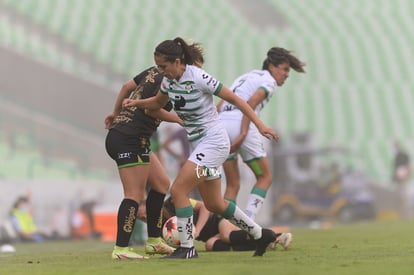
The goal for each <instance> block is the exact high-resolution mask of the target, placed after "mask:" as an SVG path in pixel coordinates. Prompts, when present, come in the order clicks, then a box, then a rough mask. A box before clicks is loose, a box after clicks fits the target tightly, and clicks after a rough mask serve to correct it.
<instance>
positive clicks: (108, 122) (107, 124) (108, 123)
mask: <svg viewBox="0 0 414 275" xmlns="http://www.w3.org/2000/svg"><path fill="white" fill-rule="evenodd" d="M114 119H115V114H114V113H110V114H109V115H107V116H106V118H105V121H104V124H105V129H109V127H111V125H112V122H114Z"/></svg>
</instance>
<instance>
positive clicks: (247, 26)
mask: <svg viewBox="0 0 414 275" xmlns="http://www.w3.org/2000/svg"><path fill="white" fill-rule="evenodd" d="M412 10H414V2H412V1H408V0H395V1H388V0H365V1H357V0H351V1H348V0H338V1H331V0H307V1H304V0H289V1H280V0H257V1H249V0H226V1H222V0H210V1H203V0H187V1H186V0H175V1H164V0H139V1H136V0H118V1H115V0H86V1H84V0H36V1H34V0H1V1H0V60H1V62H0V70H1V80H0V156H1V158H0V182H1V186H2V191H1V195H0V205H1V209H0V213H1V218H3V217H4V216H5V215H6V214H7V211H8V210H9V207H10V206H11V204H12V202H13V200H14V199H15V197H17V196H18V195H20V194H22V193H25V192H31V193H32V197H33V203H37V207H36V208H35V209H37V215H38V217H39V219H40V221H41V222H43V223H46V222H47V218H48V216H49V215H46V214H43V213H47V211H48V210H49V209H51V208H53V207H56V206H58V205H60V204H62V203H63V202H64V203H65V204H67V203H69V202H70V201H71V200H78V201H79V200H81V199H85V198H89V199H90V198H92V199H99V200H100V202H101V203H102V204H111V205H112V203H115V204H117V203H118V201H119V198H120V197H121V186H120V184H119V180H118V175H117V171H116V169H115V165H114V163H113V162H112V160H110V159H109V157H108V156H107V155H106V153H105V150H104V138H105V134H106V132H105V130H104V129H103V128H104V127H103V119H104V117H105V115H106V114H107V113H109V112H110V111H111V109H112V106H113V102H114V100H115V97H116V94H117V92H118V91H119V89H120V87H121V85H122V83H123V82H124V81H126V80H128V79H131V78H132V77H133V76H135V74H136V73H137V72H139V71H141V70H142V69H143V68H146V67H148V66H151V65H152V64H153V59H152V53H153V49H154V47H155V45H157V44H158V43H159V42H161V41H162V40H165V39H171V38H174V37H176V36H181V37H184V38H189V39H194V40H195V41H197V42H200V43H201V44H202V45H203V47H204V48H205V49H206V63H205V69H206V70H207V71H208V72H210V73H211V74H213V75H214V76H216V77H217V78H218V79H220V80H221V81H222V82H223V83H225V84H226V85H230V84H231V82H232V80H233V79H234V78H235V77H236V76H237V75H239V74H241V73H243V72H245V71H248V70H251V69H253V68H260V67H261V64H262V61H263V59H264V57H265V53H266V51H267V49H268V48H270V47H272V46H282V47H285V48H287V49H291V50H293V51H294V52H295V54H296V55H297V56H299V57H300V58H301V59H303V60H304V61H306V63H307V68H306V69H307V73H306V74H305V75H298V74H295V73H294V72H292V73H291V75H290V78H289V80H288V82H287V83H286V84H285V85H284V86H283V87H282V88H281V89H279V91H278V92H277V93H276V94H275V96H274V97H273V98H272V100H271V102H270V103H269V106H268V107H267V108H265V109H264V112H263V114H262V117H263V119H264V121H265V122H266V123H268V124H269V125H271V126H273V127H274V128H275V129H277V130H278V131H279V133H280V135H281V143H282V144H289V143H290V142H291V140H292V137H293V136H294V135H295V134H297V133H309V134H310V135H311V136H312V140H313V141H314V142H315V143H316V144H317V146H332V145H335V146H339V147H347V148H348V149H350V150H351V151H352V152H354V153H355V154H356V155H357V156H358V159H359V161H358V164H357V165H358V168H363V169H364V172H366V173H367V175H368V176H369V177H370V178H371V179H372V181H373V182H374V183H375V184H376V185H378V186H381V187H383V188H386V189H387V188H389V189H391V190H392V189H393V185H392V184H391V182H390V178H391V169H392V160H393V148H392V142H393V140H398V141H400V142H401V144H402V145H403V147H404V148H406V149H407V150H408V152H409V153H410V154H412V153H413V152H412V148H413V145H414V144H413V143H414V139H413V135H414V125H413V121H414V109H413V108H412V103H413V102H414V96H413V90H414V89H413V88H414V78H413V77H412V76H413V75H414V68H413V67H412V66H410V65H411V63H413V61H414V53H413V51H412V44H411V43H412V41H411V40H412V37H411V36H412V34H414V29H413V28H414V19H413V17H412V14H411V11H412ZM161 129H162V130H163V131H162V132H161V138H162V137H163V136H165V134H166V131H168V130H169V128H168V127H161ZM167 161H168V158H167ZM348 165H354V164H353V163H352V164H351V160H349V164H348ZM166 166H167V169H168V170H169V172H170V173H171V176H172V177H173V176H174V175H173V174H174V173H175V171H174V168H171V167H175V166H171V165H170V164H168V163H167V164H166ZM246 178H247V179H248V180H249V181H250V179H251V175H250V178H249V175H248V176H247V177H246ZM247 189H250V185H248V188H247ZM247 189H246V190H247ZM245 193H246V192H245ZM241 200H243V197H242V198H241ZM268 207H270V206H268ZM262 220H263V221H265V222H269V217H262Z"/></svg>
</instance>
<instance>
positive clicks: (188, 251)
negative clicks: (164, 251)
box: [163, 246, 198, 259]
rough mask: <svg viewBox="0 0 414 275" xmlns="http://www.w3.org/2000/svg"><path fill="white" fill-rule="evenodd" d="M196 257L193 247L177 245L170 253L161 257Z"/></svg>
mask: <svg viewBox="0 0 414 275" xmlns="http://www.w3.org/2000/svg"><path fill="white" fill-rule="evenodd" d="M193 258H198V253H197V250H196V249H195V247H194V246H193V247H191V248H188V247H181V246H180V247H179V248H177V249H176V250H175V251H174V252H173V253H172V254H171V255H168V256H164V257H163V259H193Z"/></svg>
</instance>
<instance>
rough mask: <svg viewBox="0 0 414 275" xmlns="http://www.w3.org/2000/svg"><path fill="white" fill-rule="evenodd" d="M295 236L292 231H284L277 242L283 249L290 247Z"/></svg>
mask: <svg viewBox="0 0 414 275" xmlns="http://www.w3.org/2000/svg"><path fill="white" fill-rule="evenodd" d="M292 239H293V236H292V233H282V234H281V235H280V236H279V237H277V238H276V242H275V243H278V244H280V245H281V246H282V247H283V249H285V250H286V249H288V248H289V246H290V243H291V242H292Z"/></svg>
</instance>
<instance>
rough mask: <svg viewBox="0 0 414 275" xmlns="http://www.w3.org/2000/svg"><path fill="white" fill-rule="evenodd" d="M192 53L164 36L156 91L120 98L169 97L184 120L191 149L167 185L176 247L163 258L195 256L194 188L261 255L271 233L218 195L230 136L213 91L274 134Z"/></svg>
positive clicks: (147, 104)
mask: <svg viewBox="0 0 414 275" xmlns="http://www.w3.org/2000/svg"><path fill="white" fill-rule="evenodd" d="M193 59H194V58H193V55H192V53H191V51H190V50H189V45H188V44H187V43H186V42H185V41H184V40H183V39H182V38H180V37H177V38H175V39H174V40H165V41H163V42H161V43H160V44H159V45H158V46H157V47H156V49H155V52H154V60H155V63H156V64H157V67H158V69H159V71H160V72H161V73H162V74H163V75H164V79H163V82H162V84H161V88H160V92H159V93H158V94H157V95H156V96H155V97H153V98H151V99H150V98H148V99H139V100H132V99H125V100H124V102H123V105H124V107H131V106H136V107H139V108H146V109H159V108H161V107H162V106H164V105H165V104H166V103H167V102H168V101H169V100H170V101H171V102H172V103H173V105H174V107H173V108H174V110H175V112H176V113H177V114H178V116H179V117H180V118H181V119H182V120H183V121H184V128H185V129H186V131H187V135H188V139H189V141H190V143H191V146H192V153H191V155H190V156H189V158H188V160H187V162H186V163H185V164H184V165H183V167H182V168H181V170H180V172H179V174H178V176H177V178H176V179H175V181H174V183H173V185H172V187H171V196H172V198H173V200H174V202H175V207H176V215H177V218H178V219H177V223H178V227H179V231H180V242H181V246H180V247H179V248H178V249H176V251H174V253H173V254H171V255H169V256H166V257H167V258H186V259H189V258H195V257H198V255H197V251H196V250H195V248H194V240H193V208H192V207H191V204H190V201H189V198H188V193H189V192H190V191H191V190H193V189H194V188H195V187H198V188H199V191H200V195H201V196H202V198H203V201H204V203H205V205H206V207H207V209H208V210H210V211H211V212H214V213H217V214H219V215H221V216H223V217H224V218H226V219H228V220H229V221H230V222H232V223H233V224H235V225H237V226H238V227H240V228H241V229H243V230H245V231H247V232H248V233H249V234H250V235H251V236H252V237H253V238H254V239H255V240H256V245H257V247H256V251H255V252H254V254H253V255H254V256H262V255H263V254H264V253H265V251H266V247H267V246H268V244H269V243H271V242H274V241H275V239H276V234H275V233H274V232H273V231H271V230H270V229H265V228H262V227H261V226H259V225H258V224H257V223H255V222H254V221H253V220H252V219H250V218H249V217H247V216H246V214H245V213H244V212H243V211H241V210H240V209H239V208H238V207H237V206H236V204H235V203H233V202H229V201H226V200H224V199H223V197H222V194H221V180H220V174H219V170H218V168H219V167H220V165H222V164H223V162H224V161H225V160H226V158H227V156H228V154H229V151H230V141H229V138H228V135H227V133H226V130H225V129H224V127H223V125H222V123H221V121H220V119H219V117H218V113H217V110H216V107H215V105H214V101H213V95H216V96H219V97H221V98H222V99H224V100H226V101H229V102H231V103H232V104H234V105H235V106H237V108H239V109H240V110H241V111H242V112H243V113H244V114H246V115H247V116H248V117H249V119H251V121H252V122H253V123H254V124H255V125H256V126H257V128H258V131H259V132H260V133H261V134H262V135H264V136H266V137H267V138H273V139H276V140H277V139H278V136H277V134H276V133H275V132H274V131H273V130H272V129H271V128H269V127H267V126H266V125H264V124H263V122H262V121H261V120H260V119H259V118H258V117H257V115H256V114H255V113H254V111H253V109H252V108H250V106H249V105H248V104H247V103H246V102H245V101H243V100H242V99H241V98H239V97H237V96H236V95H234V94H233V92H232V91H231V90H230V89H228V88H226V87H225V86H223V85H222V84H221V83H220V82H219V81H218V80H216V79H215V78H214V77H212V76H211V75H209V74H208V73H207V72H205V71H204V70H202V69H200V68H198V67H196V66H192V65H189V64H194V60H193Z"/></svg>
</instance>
